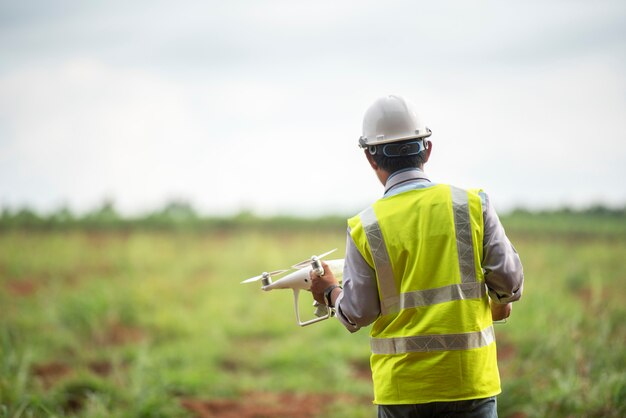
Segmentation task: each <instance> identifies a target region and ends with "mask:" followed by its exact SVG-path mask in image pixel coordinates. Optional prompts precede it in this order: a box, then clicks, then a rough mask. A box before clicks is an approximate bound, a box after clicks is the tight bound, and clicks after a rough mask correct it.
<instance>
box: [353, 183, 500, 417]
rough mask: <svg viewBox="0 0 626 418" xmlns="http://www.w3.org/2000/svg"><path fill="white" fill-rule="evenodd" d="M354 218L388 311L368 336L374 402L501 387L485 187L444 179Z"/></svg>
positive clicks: (460, 395)
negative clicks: (487, 272)
mask: <svg viewBox="0 0 626 418" xmlns="http://www.w3.org/2000/svg"><path fill="white" fill-rule="evenodd" d="M348 224H349V226H350V231H351V232H350V233H351V235H352V239H353V240H354V243H355V244H356V246H357V248H358V250H359V252H360V253H361V254H362V255H363V257H364V258H365V260H366V261H367V263H368V264H369V265H370V266H371V267H372V268H373V269H375V271H376V280H377V284H378V292H379V298H380V307H381V315H380V317H378V319H377V320H376V321H375V322H374V324H373V325H372V329H371V333H370V336H371V348H372V355H371V359H370V363H371V367H372V377H373V380H374V394H375V399H374V403H376V404H383V405H394V404H412V403H427V402H436V401H455V400H465V399H477V398H484V397H488V396H494V395H497V394H498V393H500V377H499V373H498V365H497V359H496V344H495V336H494V332H493V323H492V319H491V310H490V309H489V300H488V297H487V290H486V285H485V279H484V274H483V270H482V268H481V260H482V254H483V248H482V243H483V235H484V227H483V216H482V204H481V199H480V196H479V195H478V190H474V191H466V190H462V189H458V188H456V187H453V186H449V185H443V184H439V185H435V186H431V187H427V188H424V189H417V190H410V191H406V192H402V193H399V194H397V195H393V196H390V197H385V198H382V199H380V200H378V201H377V202H375V203H374V204H373V205H372V206H371V207H369V208H367V209H366V210H364V211H363V212H361V213H360V214H359V215H357V216H355V217H353V218H351V219H349V220H348Z"/></svg>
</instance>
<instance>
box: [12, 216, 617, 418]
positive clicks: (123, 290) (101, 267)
mask: <svg viewBox="0 0 626 418" xmlns="http://www.w3.org/2000/svg"><path fill="white" fill-rule="evenodd" d="M513 231H514V232H513V236H512V239H513V241H514V243H515V245H516V247H517V249H518V251H519V252H520V254H521V257H522V261H523V263H524V266H525V274H526V286H525V294H524V298H523V300H522V301H521V302H519V303H517V304H516V305H515V306H514V310H513V317H512V318H511V319H510V321H509V322H508V323H507V324H505V325H499V326H498V327H497V330H496V332H497V338H498V344H499V351H500V353H501V359H500V369H501V374H502V377H503V390H504V393H503V394H502V395H501V396H500V397H499V400H498V402H499V410H500V416H502V417H507V416H513V415H514V414H518V415H516V416H518V417H519V416H521V415H519V414H526V416H528V417H544V416H545V417H569V416H585V417H620V416H624V415H626V401H625V399H626V364H625V362H626V361H625V358H626V356H624V348H623V347H624V343H625V342H626V329H625V327H624V325H623V320H624V318H625V317H626V315H625V313H626V312H625V308H624V306H626V305H624V303H623V300H624V298H625V297H626V287H625V286H624V285H625V284H626V270H625V269H624V268H623V267H624V261H623V255H624V254H626V237H624V236H623V235H620V234H609V235H598V234H595V235H594V234H590V233H589V234H586V235H584V236H580V235H579V234H568V233H567V232H564V231H561V230H559V231H558V232H557V233H553V234H546V233H541V234H533V233H532V231H531V232H524V231H523V228H521V229H519V228H518V227H516V228H514V229H513ZM344 243H345V237H344V230H343V229H340V230H338V231H337V232H336V233H328V232H324V233H322V232H319V231H318V232H315V230H314V229H311V228H307V229H305V230H302V231H299V230H297V229H292V230H290V231H286V230H282V231H279V232H271V231H264V232H263V231H258V230H257V231H243V230H240V229H236V228H235V229H231V230H228V231H227V232H224V231H221V232H220V231H219V230H215V231H204V232H202V233H194V232H192V231H189V230H185V231H175V230H170V231H161V232H159V231H141V230H135V231H132V232H128V231H126V232H124V231H119V230H118V231H108V232H107V231H91V232H87V231H82V230H73V231H63V230H55V231H48V232H45V231H39V232H37V231H33V230H30V231H24V230H20V229H16V230H9V231H5V232H4V233H2V234H1V235H0V417H2V418H4V417H39V416H59V417H60V416H67V415H75V416H81V417H101V416H119V417H178V416H180V417H184V416H193V415H192V413H191V412H190V410H192V409H194V408H192V407H190V406H189V405H190V404H192V403H193V402H204V403H205V404H206V405H212V406H215V405H218V403H219V402H227V401H229V402H236V403H237V404H236V405H238V406H237V408H242V409H241V413H240V416H242V417H244V418H245V417H246V416H253V415H246V413H248V412H249V409H251V408H254V407H255V406H258V407H263V401H262V399H265V398H267V399H274V398H273V396H277V397H285V398H284V399H283V398H280V399H283V401H284V402H285V403H287V399H291V398H287V397H288V396H292V397H295V398H294V399H296V400H292V401H293V402H305V403H307V404H308V405H309V406H310V407H311V408H313V407H316V408H318V409H316V410H314V411H313V412H315V411H317V415H318V416H320V417H321V416H324V417H369V416H374V415H375V408H374V407H373V406H372V405H371V398H372V388H371V382H370V380H369V379H368V378H367V377H366V376H365V377H364V376H363V374H364V373H363V372H364V371H366V370H367V368H368V361H369V360H368V359H369V343H368V334H367V330H363V331H361V332H359V333H357V334H349V333H348V332H347V331H345V330H344V329H343V327H341V326H340V324H338V323H337V322H336V321H335V320H332V321H325V322H322V323H320V324H316V325H312V326H310V327H305V328H300V327H298V326H297V325H296V324H295V317H294V313H293V301H292V293H291V292H290V291H287V290H285V291H274V292H269V293H265V292H262V291H260V290H259V287H258V286H256V285H254V284H252V285H240V284H239V282H240V281H241V280H242V279H244V278H247V277H250V276H253V275H256V274H259V273H260V272H262V271H264V270H270V269H277V268H283V267H288V266H289V265H291V264H293V263H295V262H297V261H299V260H300V259H303V258H306V257H308V256H310V255H311V254H314V253H320V252H323V251H325V250H328V249H331V248H335V247H338V248H339V249H340V250H339V251H338V255H337V256H338V257H341V256H342V255H343V246H344ZM301 298H302V302H301V309H302V311H303V313H304V312H305V311H306V306H307V305H308V304H310V303H311V297H310V295H308V294H303V295H302V296H301ZM307 396H309V397H311V396H313V398H306V397H307ZM299 397H305V398H299ZM297 399H300V401H297ZM302 399H304V400H302ZM211 402H214V403H215V404H211ZM316 403H317V404H320V405H321V406H319V407H318V405H315V404H316ZM233 405H235V404H233ZM301 407H303V406H302V405H301ZM231 408H235V407H234V406H233V407H231ZM245 408H248V410H246V409H245ZM194 410H195V409H194ZM246 411H247V412H246ZM313 412H311V414H313ZM303 414H304V412H303ZM273 415H274V416H290V415H289V413H288V412H282V415H281V413H280V412H275V413H274V414H273ZM206 416H210V415H206ZM301 416H312V415H301Z"/></svg>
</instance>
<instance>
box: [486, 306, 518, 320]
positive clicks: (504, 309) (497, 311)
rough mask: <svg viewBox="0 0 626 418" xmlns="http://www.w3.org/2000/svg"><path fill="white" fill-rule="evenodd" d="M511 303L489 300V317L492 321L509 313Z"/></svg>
mask: <svg viewBox="0 0 626 418" xmlns="http://www.w3.org/2000/svg"><path fill="white" fill-rule="evenodd" d="M512 308H513V307H512V305H511V304H510V303H504V304H500V303H494V302H491V318H492V319H493V320H494V321H501V320H503V319H506V318H508V317H509V316H510V315H511V309H512Z"/></svg>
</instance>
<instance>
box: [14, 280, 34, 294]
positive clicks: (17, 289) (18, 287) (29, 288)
mask: <svg viewBox="0 0 626 418" xmlns="http://www.w3.org/2000/svg"><path fill="white" fill-rule="evenodd" d="M7 287H8V289H9V292H11V293H12V294H13V295H15V296H30V295H32V294H34V293H35V292H37V289H38V288H39V285H38V284H37V282H36V281H35V280H19V281H17V280H16V281H10V282H8V283H7Z"/></svg>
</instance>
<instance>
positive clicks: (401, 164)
mask: <svg viewBox="0 0 626 418" xmlns="http://www.w3.org/2000/svg"><path fill="white" fill-rule="evenodd" d="M414 141H415V140H414V139H409V140H407V141H402V142H397V144H399V145H402V144H406V143H408V142H414ZM424 142H426V141H425V140H424ZM370 154H371V153H370ZM372 158H373V159H374V161H375V162H376V164H378V166H379V167H380V168H382V169H383V170H385V171H386V172H388V173H389V174H393V173H395V172H396V171H399V170H404V169H405V168H417V167H421V166H422V165H424V163H425V162H426V161H425V158H426V151H425V150H423V151H421V152H420V153H419V154H415V155H406V156H401V157H387V156H385V155H384V154H383V145H377V146H376V152H375V153H374V154H372Z"/></svg>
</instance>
